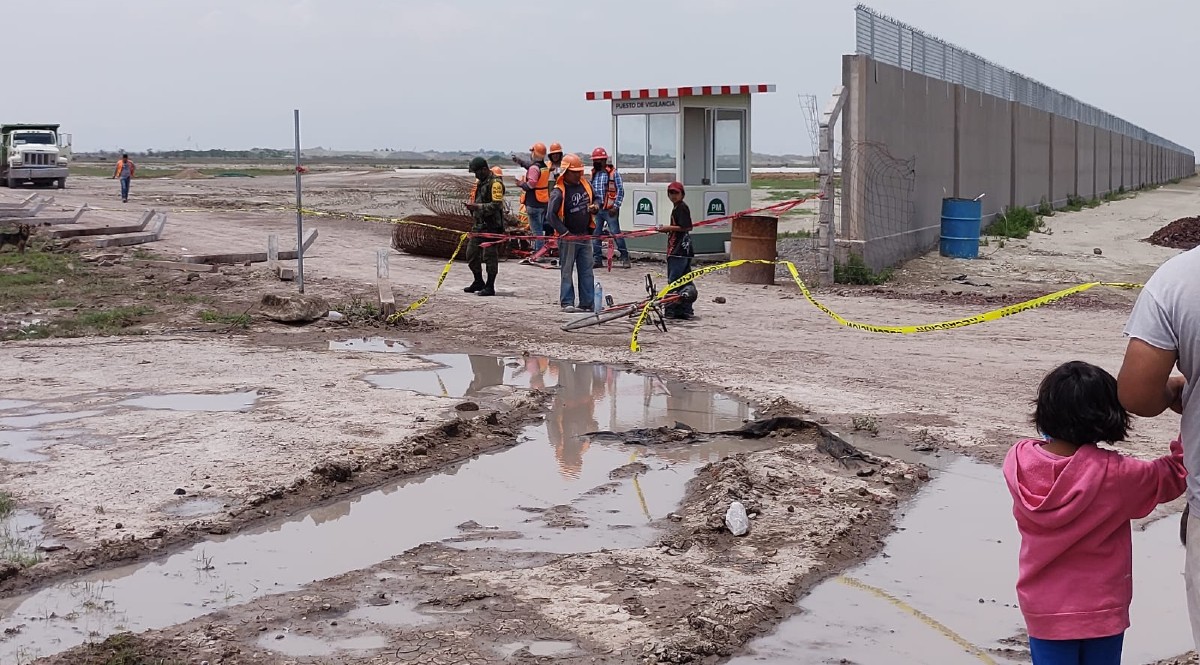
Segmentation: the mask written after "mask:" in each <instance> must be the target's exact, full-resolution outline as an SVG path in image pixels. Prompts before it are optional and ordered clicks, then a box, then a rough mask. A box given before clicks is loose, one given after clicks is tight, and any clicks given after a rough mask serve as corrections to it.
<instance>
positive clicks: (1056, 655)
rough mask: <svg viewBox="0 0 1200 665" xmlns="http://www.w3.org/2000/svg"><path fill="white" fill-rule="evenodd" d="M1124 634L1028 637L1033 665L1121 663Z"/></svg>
mask: <svg viewBox="0 0 1200 665" xmlns="http://www.w3.org/2000/svg"><path fill="white" fill-rule="evenodd" d="M1124 643H1125V634H1124V633H1121V634H1120V635H1113V636H1112V637H1097V638H1095V639H1090V640H1039V639H1038V638H1036V637H1031V638H1029V653H1030V655H1032V656H1033V665H1121V647H1122V646H1124Z"/></svg>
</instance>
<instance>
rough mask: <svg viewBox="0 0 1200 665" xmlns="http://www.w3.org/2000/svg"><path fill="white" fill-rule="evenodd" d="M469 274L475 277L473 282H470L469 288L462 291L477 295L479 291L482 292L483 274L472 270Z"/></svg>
mask: <svg viewBox="0 0 1200 665" xmlns="http://www.w3.org/2000/svg"><path fill="white" fill-rule="evenodd" d="M471 272H472V273H474V275H475V281H473V282H471V285H470V286H468V287H467V288H465V289H463V293H478V292H479V291H482V290H483V287H484V283H483V272H482V271H478V270H472V271H471Z"/></svg>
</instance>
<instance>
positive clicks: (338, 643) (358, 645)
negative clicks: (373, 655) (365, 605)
mask: <svg viewBox="0 0 1200 665" xmlns="http://www.w3.org/2000/svg"><path fill="white" fill-rule="evenodd" d="M258 646H260V647H262V648H263V649H267V650H269V651H274V652H276V653H281V654H284V655H286V656H293V657H297V658H298V657H302V656H331V655H333V654H335V653H337V652H339V651H375V650H377V649H382V648H384V647H386V646H387V638H385V637H384V636H382V635H360V636H358V637H351V638H349V639H344V640H322V639H318V638H316V637H312V636H309V635H296V634H293V633H267V634H265V635H263V636H262V637H260V638H259V639H258Z"/></svg>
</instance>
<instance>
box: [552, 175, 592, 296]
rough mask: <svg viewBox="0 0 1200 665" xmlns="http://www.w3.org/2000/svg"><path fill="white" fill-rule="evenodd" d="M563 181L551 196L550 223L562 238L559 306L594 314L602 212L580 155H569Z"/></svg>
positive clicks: (556, 186) (558, 183) (559, 252)
mask: <svg viewBox="0 0 1200 665" xmlns="http://www.w3.org/2000/svg"><path fill="white" fill-rule="evenodd" d="M562 165H563V169H564V170H563V173H562V177H561V178H559V179H558V182H557V183H555V185H554V189H553V190H551V192H550V205H549V206H548V207H547V212H546V222H547V223H548V224H549V225H550V227H551V228H553V229H554V230H555V231H557V232H558V234H559V235H560V236H562V238H561V240H560V241H559V244H558V260H559V271H560V273H559V274H560V275H561V285H560V287H559V290H558V304H559V305H560V306H561V307H562V309H563V311H564V312H590V311H592V310H593V303H592V300H593V299H594V298H595V282H594V281H593V279H594V277H593V273H592V242H591V240H592V229H594V228H595V226H596V222H595V219H594V217H593V215H595V214H596V211H597V210H598V209H599V206H598V205H597V203H596V197H595V195H594V194H593V192H592V186H591V184H590V183H588V181H586V180H584V179H583V161H582V160H580V159H579V156H578V155H566V156H564V157H563V161H562ZM575 273H578V277H579V304H578V305H576V303H575V285H574V284H573V283H572V278H573V277H574V274H575Z"/></svg>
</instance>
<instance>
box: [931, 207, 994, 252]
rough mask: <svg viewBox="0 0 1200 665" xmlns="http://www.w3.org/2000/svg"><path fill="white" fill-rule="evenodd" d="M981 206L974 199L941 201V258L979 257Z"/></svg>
mask: <svg viewBox="0 0 1200 665" xmlns="http://www.w3.org/2000/svg"><path fill="white" fill-rule="evenodd" d="M982 219H983V204H982V203H981V202H979V201H978V200H975V199H942V239H941V243H940V247H939V249H940V251H941V254H942V256H949V257H951V258H955V259H974V258H978V257H979V233H980V224H981V220H982Z"/></svg>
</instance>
